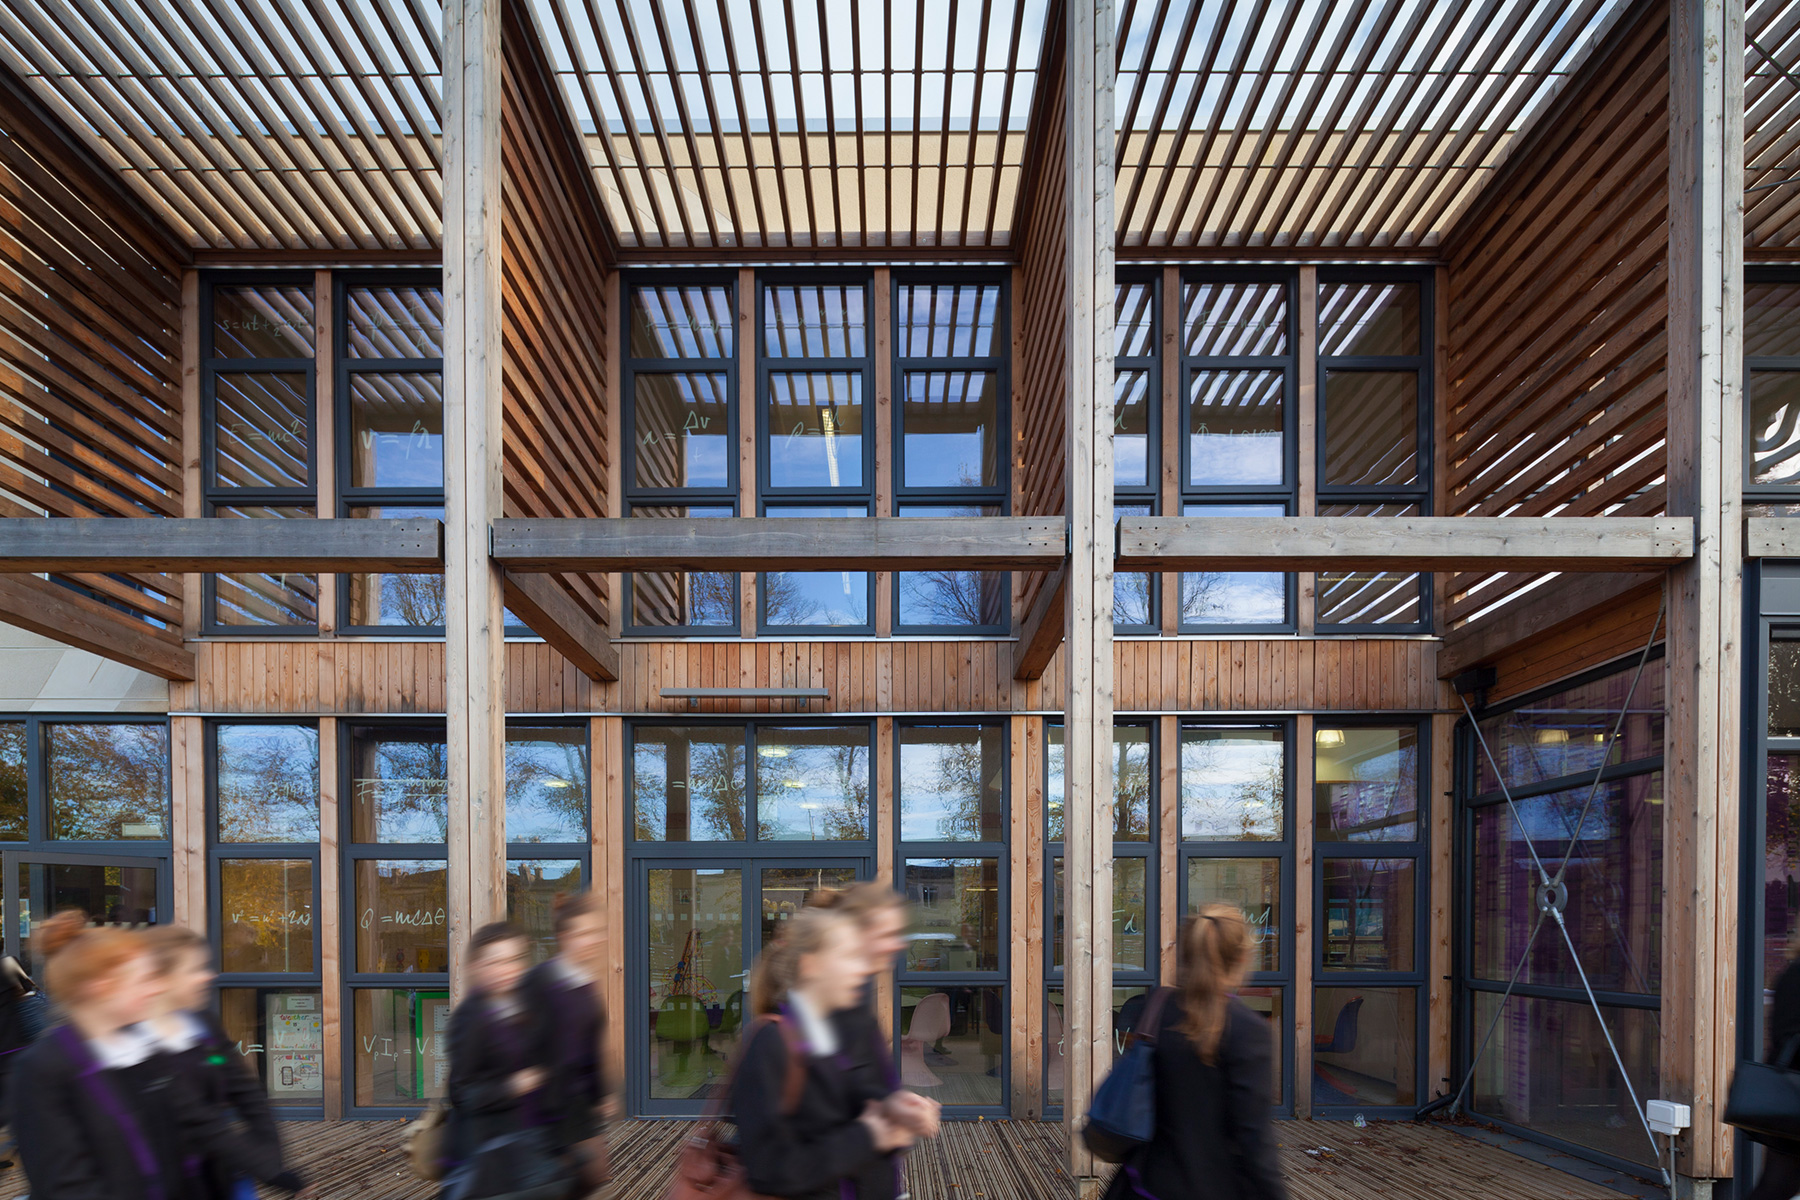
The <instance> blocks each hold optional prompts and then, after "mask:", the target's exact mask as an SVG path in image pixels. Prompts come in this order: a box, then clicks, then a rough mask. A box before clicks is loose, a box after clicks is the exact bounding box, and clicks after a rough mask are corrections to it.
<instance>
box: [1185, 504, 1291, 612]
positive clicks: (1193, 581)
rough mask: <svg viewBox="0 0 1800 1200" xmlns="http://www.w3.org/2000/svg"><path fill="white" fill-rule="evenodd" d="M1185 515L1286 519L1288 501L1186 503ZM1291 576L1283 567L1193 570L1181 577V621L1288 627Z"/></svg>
mask: <svg viewBox="0 0 1800 1200" xmlns="http://www.w3.org/2000/svg"><path fill="white" fill-rule="evenodd" d="M1181 512H1182V515H1183V516H1187V517H1285V516H1287V506H1286V505H1285V504H1187V505H1183V506H1182V509H1181ZM1288 578H1289V577H1288V576H1287V575H1285V574H1283V573H1281V572H1280V571H1189V572H1185V573H1184V574H1183V575H1182V576H1181V623H1182V625H1183V626H1201V625H1284V624H1286V623H1287V619H1288Z"/></svg>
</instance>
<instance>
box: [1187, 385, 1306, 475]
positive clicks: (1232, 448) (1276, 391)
mask: <svg viewBox="0 0 1800 1200" xmlns="http://www.w3.org/2000/svg"><path fill="white" fill-rule="evenodd" d="M1286 398H1287V374H1286V373H1285V372H1283V371H1195V372H1194V374H1193V376H1192V378H1191V379H1190V380H1189V382H1188V479H1187V481H1188V484H1189V485H1190V486H1193V487H1237V486H1252V485H1254V486H1262V485H1270V486H1276V487H1279V486H1280V485H1281V484H1283V483H1285V482H1286V481H1287V454H1286V453H1285V452H1284V451H1285V447H1286V444H1287V425H1286V417H1285V416H1284V414H1283V409H1284V407H1285V405H1286V402H1287V400H1286Z"/></svg>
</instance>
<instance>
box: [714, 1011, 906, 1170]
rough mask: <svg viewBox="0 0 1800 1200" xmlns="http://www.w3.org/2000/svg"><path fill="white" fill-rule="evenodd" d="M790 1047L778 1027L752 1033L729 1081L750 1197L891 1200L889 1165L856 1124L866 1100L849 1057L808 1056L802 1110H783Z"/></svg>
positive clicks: (866, 1132)
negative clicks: (846, 1192)
mask: <svg viewBox="0 0 1800 1200" xmlns="http://www.w3.org/2000/svg"><path fill="white" fill-rule="evenodd" d="M787 1078H788V1044H787V1039H786V1038H785V1037H784V1036H783V1033H782V1030H781V1027H780V1026H778V1025H775V1024H772V1023H765V1024H762V1025H759V1026H757V1028H756V1031H755V1032H754V1033H753V1034H751V1036H750V1042H749V1044H748V1045H747V1046H745V1047H744V1049H743V1058H742V1059H741V1060H740V1061H739V1062H738V1066H737V1071H736V1073H735V1074H734V1075H733V1076H732V1080H731V1110H732V1112H733V1113H734V1114H736V1121H737V1131H738V1157H739V1159H740V1160H741V1161H742V1162H743V1164H744V1173H745V1175H746V1176H748V1181H749V1184H750V1190H751V1191H753V1192H757V1193H760V1194H763V1195H767V1196H780V1197H783V1198H784V1200H840V1198H841V1197H842V1196H844V1192H843V1190H842V1184H843V1182H844V1181H848V1182H849V1183H850V1186H851V1192H850V1195H852V1196H854V1197H856V1200H894V1197H895V1184H896V1178H895V1172H894V1164H893V1162H892V1160H891V1159H890V1158H889V1156H888V1155H886V1154H884V1153H882V1152H881V1151H879V1150H877V1149H876V1148H875V1143H874V1141H873V1140H872V1139H871V1137H870V1135H869V1129H868V1126H866V1125H864V1124H863V1123H862V1122H861V1121H859V1120H858V1119H857V1118H858V1117H860V1116H861V1115H862V1110H863V1104H864V1103H865V1101H866V1100H867V1099H868V1097H867V1095H866V1094H865V1093H864V1091H863V1090H862V1088H861V1087H860V1086H859V1083H858V1079H857V1077H856V1073H855V1071H854V1068H853V1064H852V1059H851V1057H850V1056H849V1055H848V1054H838V1055H834V1056H832V1057H829V1058H816V1057H811V1056H808V1058H807V1060H806V1083H805V1087H804V1088H802V1089H801V1092H800V1103H799V1104H797V1105H795V1106H794V1111H793V1113H792V1114H791V1115H790V1114H789V1113H787V1112H784V1111H783V1104H782V1102H783V1100H784V1098H785V1097H784V1093H785V1091H786V1090H787Z"/></svg>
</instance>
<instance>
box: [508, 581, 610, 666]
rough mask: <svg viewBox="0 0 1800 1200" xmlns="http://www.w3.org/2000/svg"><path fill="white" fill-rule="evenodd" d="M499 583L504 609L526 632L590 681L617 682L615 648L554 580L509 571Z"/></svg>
mask: <svg viewBox="0 0 1800 1200" xmlns="http://www.w3.org/2000/svg"><path fill="white" fill-rule="evenodd" d="M501 579H502V582H501V592H502V594H503V595H504V596H505V598H506V607H507V608H508V609H509V610H511V612H512V614H513V615H514V616H515V617H517V618H519V620H521V621H523V622H525V627H526V628H527V629H530V630H531V632H533V633H535V634H537V635H538V636H539V637H541V638H543V639H544V641H545V642H546V643H548V644H549V646H550V648H551V649H552V650H555V651H556V652H557V653H558V654H560V655H562V656H563V657H564V658H566V659H568V660H569V661H570V662H572V663H574V664H575V667H576V669H577V670H579V671H580V672H581V673H582V674H583V675H586V676H587V677H588V678H589V679H593V680H598V681H599V682H601V683H611V682H613V681H614V680H616V679H618V677H619V649H618V647H617V646H614V645H613V643H612V638H611V637H609V636H608V635H607V632H606V630H605V629H602V628H601V627H600V625H599V624H598V623H597V622H596V621H595V620H594V619H593V618H592V617H590V616H588V615H587V613H586V612H584V611H583V610H582V608H581V606H580V605H578V604H576V603H575V601H574V598H573V597H571V596H570V595H569V594H568V593H567V592H565V591H564V590H563V589H562V587H561V585H560V584H558V583H557V581H556V580H554V579H552V578H550V577H548V576H545V575H515V574H513V573H512V572H511V571H507V572H505V573H504V574H503V575H502V577H501Z"/></svg>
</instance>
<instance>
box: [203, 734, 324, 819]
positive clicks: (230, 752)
mask: <svg viewBox="0 0 1800 1200" xmlns="http://www.w3.org/2000/svg"><path fill="white" fill-rule="evenodd" d="M218 747H219V753H218V762H217V779H218V794H219V840H220V841H221V842H312V841H317V840H318V837H319V735H318V733H317V731H315V730H312V729H307V728H301V727H295V726H272V725H270V726H257V725H243V726H235V727H232V726H227V727H224V728H221V729H220V730H219V731H218Z"/></svg>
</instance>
